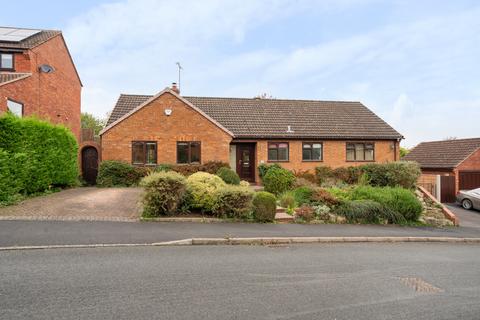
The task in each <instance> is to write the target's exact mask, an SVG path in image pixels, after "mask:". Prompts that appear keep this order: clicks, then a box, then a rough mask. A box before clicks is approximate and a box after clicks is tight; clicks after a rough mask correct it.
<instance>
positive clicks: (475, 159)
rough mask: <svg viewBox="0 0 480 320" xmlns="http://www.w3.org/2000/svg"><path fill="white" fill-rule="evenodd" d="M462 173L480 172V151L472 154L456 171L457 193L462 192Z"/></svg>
mask: <svg viewBox="0 0 480 320" xmlns="http://www.w3.org/2000/svg"><path fill="white" fill-rule="evenodd" d="M460 171H480V149H478V150H477V151H475V152H474V153H472V154H471V155H470V156H469V157H468V158H467V159H465V161H463V162H462V163H460V165H459V166H458V167H457V168H456V169H455V192H458V191H460V174H459V172H460Z"/></svg>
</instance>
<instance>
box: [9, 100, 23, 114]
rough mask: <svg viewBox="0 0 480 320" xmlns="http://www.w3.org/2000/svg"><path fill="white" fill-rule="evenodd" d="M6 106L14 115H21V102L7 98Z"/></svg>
mask: <svg viewBox="0 0 480 320" xmlns="http://www.w3.org/2000/svg"><path fill="white" fill-rule="evenodd" d="M7 108H8V110H9V111H10V112H11V113H13V114H14V115H16V116H17V117H22V116H23V104H22V103H20V102H17V101H13V100H10V99H7Z"/></svg>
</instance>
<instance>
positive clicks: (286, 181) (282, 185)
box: [263, 167, 295, 194]
mask: <svg viewBox="0 0 480 320" xmlns="http://www.w3.org/2000/svg"><path fill="white" fill-rule="evenodd" d="M294 182H295V176H294V175H293V173H292V172H291V171H290V170H287V169H283V168H277V167H273V168H270V169H268V171H267V173H266V174H265V176H264V177H263V186H264V188H265V191H267V192H270V193H273V194H281V193H282V192H284V191H287V190H289V189H291V188H292V186H293V183H294Z"/></svg>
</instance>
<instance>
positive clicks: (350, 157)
mask: <svg viewBox="0 0 480 320" xmlns="http://www.w3.org/2000/svg"><path fill="white" fill-rule="evenodd" d="M100 135H101V152H102V160H123V161H127V162H129V163H132V164H134V165H156V164H161V163H178V164H188V163H203V162H206V161H209V160H217V161H223V162H227V163H230V166H231V167H232V168H233V169H234V170H236V171H237V173H238V174H239V175H240V177H241V178H242V179H245V180H248V181H251V182H258V181H259V178H258V169H257V167H258V165H259V164H261V163H280V164H281V165H282V166H283V167H285V168H287V169H291V170H314V168H315V167H316V166H319V165H325V166H331V167H340V166H349V165H360V164H364V163H366V162H388V161H396V160H398V159H399V142H400V140H401V139H402V138H403V137H402V135H401V134H400V133H398V132H397V131H395V130H394V129H393V128H392V127H390V126H389V125H388V124H387V123H386V122H385V121H383V120H382V119H380V118H379V117H378V116H377V115H375V114H374V113H373V112H372V111H370V110H369V109H368V108H367V107H365V106H364V105H363V104H361V103H360V102H346V101H345V102H343V101H314V100H283V99H263V98H252V99H246V98H212V97H188V96H180V93H179V91H178V89H177V87H176V85H175V84H173V86H172V88H166V89H165V90H163V91H161V92H160V93H158V94H156V95H155V96H147V95H127V94H122V95H120V97H119V99H118V101H117V103H116V105H115V107H114V109H113V111H112V113H111V116H110V118H109V119H108V122H107V125H106V127H105V129H104V130H103V131H102V132H101V133H100Z"/></svg>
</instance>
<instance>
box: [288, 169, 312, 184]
mask: <svg viewBox="0 0 480 320" xmlns="http://www.w3.org/2000/svg"><path fill="white" fill-rule="evenodd" d="M293 174H294V175H295V177H296V178H297V179H304V180H306V181H309V182H310V183H312V184H316V183H317V178H316V176H315V174H313V173H312V172H310V171H308V170H294V171H293Z"/></svg>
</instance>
